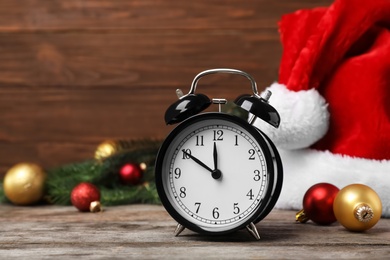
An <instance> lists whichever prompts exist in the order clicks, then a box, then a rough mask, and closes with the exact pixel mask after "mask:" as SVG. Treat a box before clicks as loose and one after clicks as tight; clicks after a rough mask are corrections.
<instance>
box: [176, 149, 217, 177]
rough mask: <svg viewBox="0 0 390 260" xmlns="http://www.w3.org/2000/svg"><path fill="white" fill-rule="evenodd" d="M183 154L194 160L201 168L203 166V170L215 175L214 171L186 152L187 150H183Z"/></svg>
mask: <svg viewBox="0 0 390 260" xmlns="http://www.w3.org/2000/svg"><path fill="white" fill-rule="evenodd" d="M182 152H183V153H184V154H185V155H187V156H188V157H190V158H191V159H192V160H194V162H196V163H197V164H199V165H200V166H202V167H203V168H205V169H206V170H208V171H209V172H211V173H213V170H212V169H210V167H208V166H207V165H206V164H204V163H203V162H201V161H200V160H199V159H198V158H196V157H194V156H192V154H190V153H188V152H186V150H184V149H183V150H182Z"/></svg>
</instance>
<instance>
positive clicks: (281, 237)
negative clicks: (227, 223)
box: [0, 205, 390, 259]
mask: <svg viewBox="0 0 390 260" xmlns="http://www.w3.org/2000/svg"><path fill="white" fill-rule="evenodd" d="M175 225H176V223H175V222H174V221H173V220H172V219H171V217H170V216H169V215H168V214H167V213H166V211H165V210H164V208H163V207H162V206H155V205H129V206H117V207H108V208H105V210H104V212H100V213H89V212H88V213H81V212H78V211H77V210H76V209H75V208H74V207H70V206H69V207H59V206H36V207H16V206H7V205H1V206H0V258H1V259H27V258H28V259H54V258H55V259H74V258H80V259H121V258H126V259H130V258H136V259H183V258H204V259H210V258H212V259H223V258H227V259H261V258H268V259H269V258H272V259H280V258H293V259H298V258H310V259H313V258H333V259H340V258H354V259H356V258H370V259H372V258H375V259H384V258H388V257H389V256H390V232H389V231H390V219H381V220H380V221H379V223H378V224H377V225H376V226H375V227H373V228H372V229H370V230H368V231H366V232H363V233H353V232H349V231H347V230H346V229H344V228H343V227H342V226H341V225H339V224H337V223H336V224H333V225H331V226H318V225H316V224H313V223H310V222H308V223H306V224H300V223H295V212H294V211H281V210H273V211H272V212H271V213H270V214H269V215H268V216H267V218H265V219H264V220H263V221H262V222H260V223H258V224H257V228H258V229H259V233H260V236H261V240H260V241H256V240H255V239H254V238H253V237H252V236H251V235H250V234H249V233H248V232H247V231H246V230H242V231H238V232H236V233H233V234H230V235H225V236H218V237H207V236H203V235H199V234H196V233H193V232H191V231H189V230H184V231H183V233H182V234H181V235H180V236H178V237H175V236H174V235H173V231H174V228H175Z"/></svg>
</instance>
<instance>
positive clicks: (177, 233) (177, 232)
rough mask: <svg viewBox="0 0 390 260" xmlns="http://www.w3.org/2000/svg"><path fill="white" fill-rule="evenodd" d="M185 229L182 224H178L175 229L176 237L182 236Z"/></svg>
mask: <svg viewBox="0 0 390 260" xmlns="http://www.w3.org/2000/svg"><path fill="white" fill-rule="evenodd" d="M184 229H185V227H184V226H183V225H181V224H177V226H176V229H175V233H174V234H175V237H177V236H178V235H180V233H181V232H182V231H183V230H184Z"/></svg>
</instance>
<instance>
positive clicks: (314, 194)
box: [303, 183, 339, 225]
mask: <svg viewBox="0 0 390 260" xmlns="http://www.w3.org/2000/svg"><path fill="white" fill-rule="evenodd" d="M338 192H339V189H338V188H337V187H336V186H334V185H332V184H330V183H318V184H315V185H313V186H312V187H310V188H309V189H308V190H307V191H306V193H305V196H304V197H303V210H304V212H305V215H306V217H307V218H309V219H310V220H311V221H313V222H315V223H317V224H319V225H330V224H332V223H333V222H335V221H336V217H335V215H334V213H333V202H334V200H335V198H336V195H337V193H338Z"/></svg>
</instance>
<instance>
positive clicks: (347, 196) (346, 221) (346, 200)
mask: <svg viewBox="0 0 390 260" xmlns="http://www.w3.org/2000/svg"><path fill="white" fill-rule="evenodd" d="M333 209H334V214H335V216H336V218H337V220H338V222H340V224H341V225H343V226H344V227H345V228H346V229H348V230H350V231H364V230H367V229H370V228H372V227H373V226H374V225H375V224H376V223H377V222H378V221H379V219H380V218H381V214H382V203H381V200H380V198H379V196H378V194H377V193H376V192H375V191H374V190H373V189H371V188H370V187H368V186H366V185H363V184H351V185H348V186H346V187H344V188H343V189H341V190H340V192H339V193H338V194H337V196H336V198H335V200H334V204H333Z"/></svg>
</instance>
